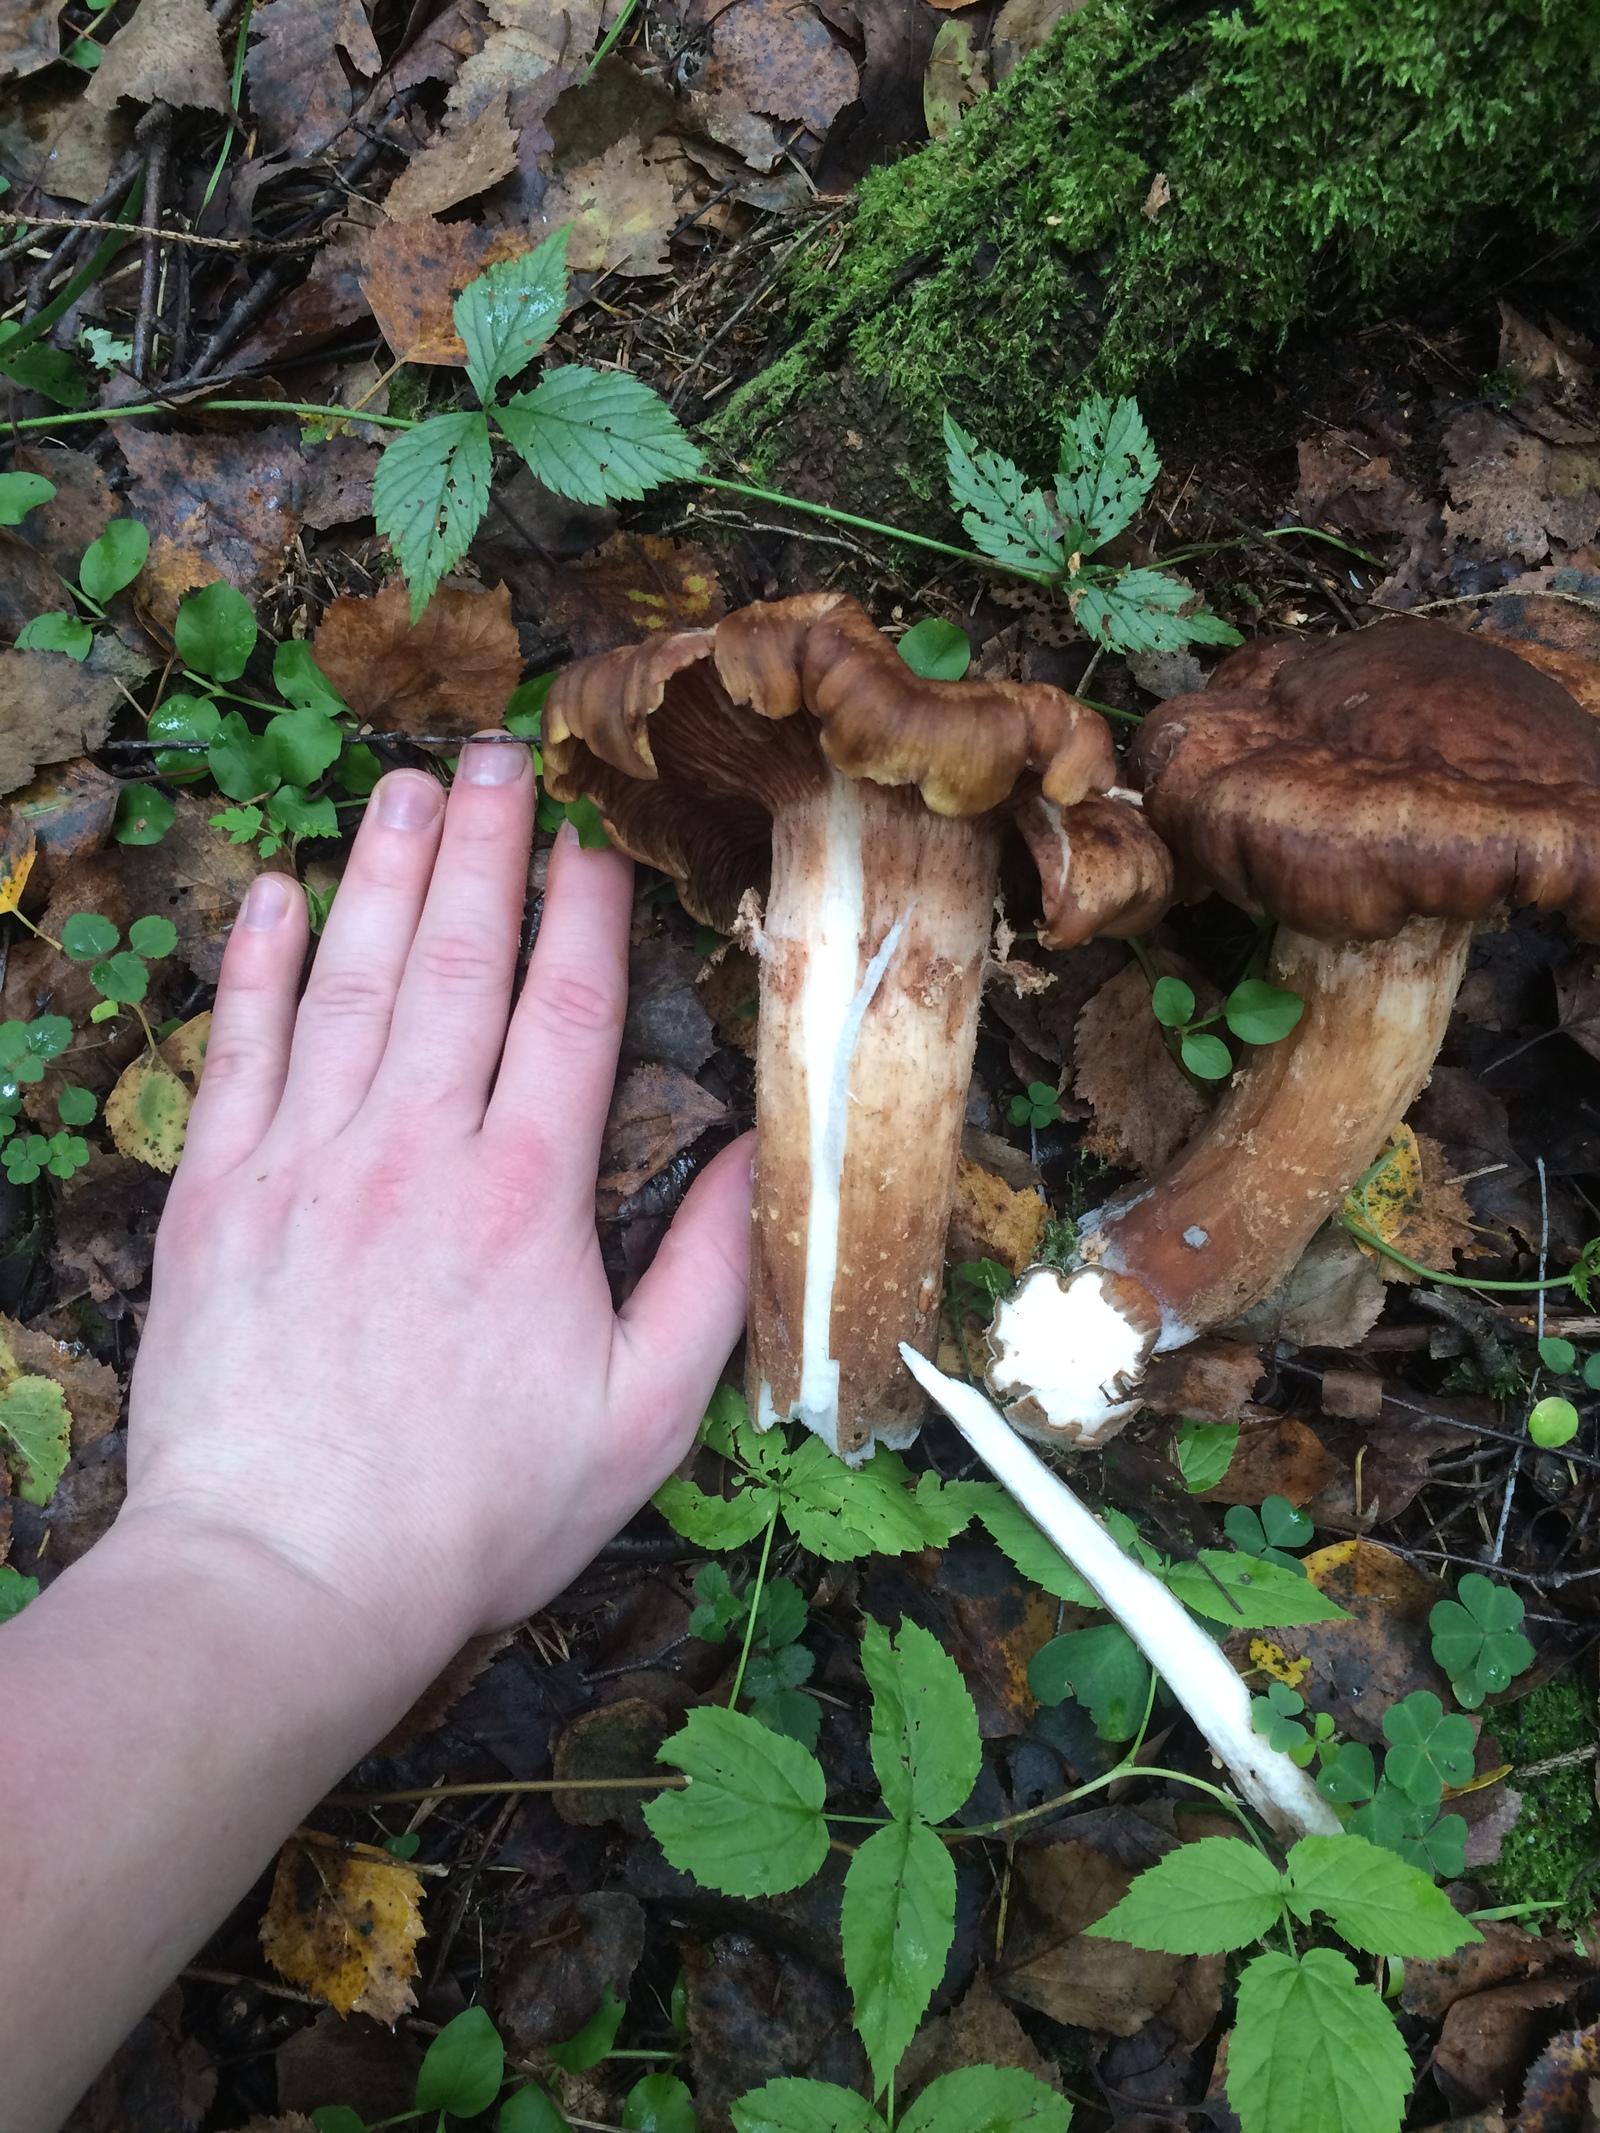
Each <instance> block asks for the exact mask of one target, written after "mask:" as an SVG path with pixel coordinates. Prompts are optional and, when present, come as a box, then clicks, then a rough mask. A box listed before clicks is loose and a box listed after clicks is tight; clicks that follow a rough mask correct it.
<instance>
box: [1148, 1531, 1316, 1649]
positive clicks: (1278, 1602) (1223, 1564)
mask: <svg viewBox="0 0 1600 2133" xmlns="http://www.w3.org/2000/svg"><path fill="white" fill-rule="evenodd" d="M1163 1575H1164V1581H1165V1583H1166V1585H1167V1587H1168V1589H1169V1590H1170V1591H1171V1592H1173V1593H1174V1594H1176V1596H1177V1597H1178V1598H1179V1599H1180V1600H1181V1601H1182V1602H1183V1604H1184V1606H1185V1607H1188V1608H1192V1609H1193V1610H1194V1612H1195V1613H1196V1614H1197V1615H1204V1616H1206V1618H1207V1619H1208V1620H1209V1621H1212V1622H1226V1623H1227V1625H1228V1627H1229V1628H1230V1629H1287V1628H1288V1627H1289V1626H1290V1625H1291V1624H1292V1623H1296V1622H1342V1621H1344V1620H1346V1619H1347V1618H1346V1615H1345V1610H1344V1609H1343V1608H1342V1607H1340V1606H1339V1605H1338V1603H1337V1602H1336V1601H1334V1600H1330V1599H1329V1598H1328V1596H1327V1594H1326V1593H1323V1592H1319V1591H1318V1590H1317V1588H1316V1586H1315V1585H1313V1584H1312V1582H1311V1580H1310V1579H1309V1578H1307V1577H1302V1576H1301V1574H1300V1573H1299V1571H1297V1570H1285V1569H1282V1568H1281V1567H1280V1566H1279V1565H1278V1564H1277V1563H1268V1562H1263V1561H1262V1560H1261V1558H1260V1557H1258V1556H1253V1555H1234V1554H1231V1553H1230V1552H1228V1551H1227V1550H1225V1549H1220V1548H1202V1549H1201V1551H1200V1555H1199V1559H1198V1561H1196V1562H1192V1563H1173V1564H1171V1565H1170V1566H1169V1567H1168V1569H1167V1570H1166V1571H1165V1572H1164V1573H1163ZM1219 1585H1220V1587H1221V1588H1222V1589H1221V1590H1220V1591H1219V1590H1218V1586H1219Z"/></svg>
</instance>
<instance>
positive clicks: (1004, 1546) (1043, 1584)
mask: <svg viewBox="0 0 1600 2133" xmlns="http://www.w3.org/2000/svg"><path fill="white" fill-rule="evenodd" d="M944 1499H945V1502H946V1503H947V1504H948V1505H949V1506H950V1508H951V1510H952V1511H954V1510H955V1509H957V1508H958V1507H959V1505H960V1504H962V1503H967V1504H970V1505H971V1507H972V1512H973V1514H974V1515H975V1516H976V1517H977V1518H978V1520H979V1521H980V1522H981V1524H982V1525H983V1527H984V1529H985V1531H986V1532H987V1533H988V1535H989V1538H990V1539H991V1540H992V1541H993V1542H994V1544H995V1546H996V1547H997V1548H998V1549H999V1550H1000V1552H1001V1554H1002V1555H1006V1556H1009V1557H1010V1559H1011V1561H1012V1562H1013V1563H1014V1564H1015V1565H1016V1567H1017V1569H1018V1570H1019V1571H1020V1572H1021V1573H1022V1575H1023V1576H1024V1577H1025V1578H1026V1579H1027V1581H1028V1583H1029V1584H1030V1585H1037V1586H1038V1587H1039V1590H1040V1591H1041V1592H1047V1593H1049V1595H1050V1597H1051V1598H1052V1599H1053V1600H1070V1601H1071V1603H1072V1605H1073V1606H1074V1607H1098V1606H1099V1605H1100V1602H1099V1599H1098V1597H1097V1596H1096V1594H1095V1590H1094V1587H1093V1586H1092V1585H1090V1584H1089V1583H1088V1581H1087V1580H1086V1579H1085V1578H1084V1577H1083V1576H1082V1574H1081V1573H1080V1572H1079V1571H1077V1570H1075V1569H1074V1568H1073V1567H1072V1565H1071V1564H1070V1563H1069V1562H1068V1561H1067V1559H1066V1557H1065V1556H1064V1555H1063V1554H1062V1553H1061V1550H1060V1549H1059V1548H1058V1547H1057V1546H1056V1544H1055V1542H1054V1541H1052V1540H1051V1539H1049V1538H1048V1536H1047V1535H1045V1534H1044V1533H1042V1532H1041V1531H1040V1530H1039V1528H1038V1527H1037V1526H1036V1525H1035V1524H1034V1522H1033V1520H1032V1519H1031V1518H1030V1517H1029V1516H1028V1514H1027V1512H1026V1511H1024V1510H1023V1509H1022V1507H1021V1505H1020V1504H1019V1503H1018V1502H1017V1500H1016V1498H1015V1497H1014V1496H1012V1495H1011V1494H1010V1492H1009V1491H1008V1490H1006V1489H1003V1488H1001V1486H1000V1484H999V1483H998V1482H997V1481H948V1482H946V1483H945V1486H944ZM956 1530H958V1531H959V1528H957V1529H956Z"/></svg>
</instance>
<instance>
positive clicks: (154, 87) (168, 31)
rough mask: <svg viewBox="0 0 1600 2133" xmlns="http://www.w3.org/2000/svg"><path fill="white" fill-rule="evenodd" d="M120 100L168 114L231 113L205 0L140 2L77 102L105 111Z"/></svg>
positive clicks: (231, 101)
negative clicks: (166, 107)
mask: <svg viewBox="0 0 1600 2133" xmlns="http://www.w3.org/2000/svg"><path fill="white" fill-rule="evenodd" d="M122 97H129V98H131V99H132V100H133V101H134V102H135V103H140V104H156V103H161V104H171V105H172V106H173V108H174V110H190V111H219V112H222V113H223V114H224V115H226V114H227V113H228V112H230V111H231V110H232V109H233V99H232V97H231V96H230V95H229V94H228V76H227V72H226V70H225V69H224V67H223V64H222V46H221V44H220V42H219V41H218V38H217V26H216V24H215V23H214V22H213V21H212V19H211V16H210V13H209V11H208V9H207V7H206V4H205V0H140V4H139V7H138V10H137V12H136V13H135V14H133V15H132V16H130V17H129V19H128V21H127V22H126V23H125V24H124V25H123V27H122V28H121V29H120V30H118V32H117V34H116V35H115V37H113V38H112V40H111V42H110V43H109V44H108V45H107V46H106V48H105V57H104V58H103V59H102V60H101V62H100V64H99V66H98V67H96V69H95V70H94V72H93V73H92V74H91V75H90V76H89V86H88V88H87V89H85V90H84V92H83V101H84V103H85V104H86V105H87V106H88V107H89V108H90V109H91V110H94V109H99V110H102V111H109V110H110V109H111V108H112V106H113V105H114V104H116V103H117V102H118V100H119V99H120V98H122Z"/></svg>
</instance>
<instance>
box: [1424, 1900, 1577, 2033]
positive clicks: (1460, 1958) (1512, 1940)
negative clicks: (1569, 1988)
mask: <svg viewBox="0 0 1600 2133" xmlns="http://www.w3.org/2000/svg"><path fill="white" fill-rule="evenodd" d="M1478 1931H1479V1934H1480V1935H1481V1938H1480V1939H1478V1940H1476V1941H1474V1942H1473V1943H1472V1944H1471V1946H1470V1947H1466V1948H1458V1949H1457V1950H1456V1952H1455V1954H1454V1955H1442V1956H1440V1957H1439V1958H1438V1959H1437V1960H1436V1961H1434V1962H1420V1961H1416V1960H1413V1961H1411V1962H1408V1963H1407V1964H1406V1970H1405V1984H1404V1986H1403V1987H1402V1989H1401V1993H1400V2004H1401V2006H1402V2007H1403V2008H1404V2009H1405V2011H1406V2013H1407V2014H1412V2015H1421V2016H1422V2017H1423V2018H1424V2020H1426V2021H1429V2022H1437V2021H1438V2020H1439V2019H1440V2018H1441V2016H1443V2015H1445V2014H1447V2013H1448V2012H1449V2010H1450V2009H1451V2008H1452V2007H1453V2006H1454V2005H1455V2003H1456V2001H1457V2000H1463V1999H1466V1998H1467V1997H1468V1996H1469V1995H1470V1994H1472V1993H1474V1992H1486V1991H1488V1990H1489V1988H1490V1987H1491V1986H1494V1985H1504V1984H1506V1983H1508V1982H1509V1981H1510V1980H1511V1979H1512V1978H1524V1977H1540V1976H1542V1975H1543V1974H1544V1972H1545V1971H1547V1970H1552V1969H1554V1968H1555V1966H1556V1964H1557V1963H1560V1962H1562V1961H1564V1960H1567V1959H1569V1958H1570V1957H1571V1954H1572V1949H1571V1945H1570V1943H1568V1942H1566V1941H1563V1940H1557V1939H1549V1940H1547V1939H1545V1938H1544V1937H1543V1936H1542V1935H1541V1934H1538V1933H1529V1932H1526V1931H1525V1930H1524V1929H1523V1928H1522V1927H1521V1926H1518V1925H1514V1924H1512V1922H1511V1921H1510V1920H1509V1919H1503V1918H1486V1919H1484V1920H1483V1921H1482V1922H1481V1923H1480V1925H1479V1927H1478Z"/></svg>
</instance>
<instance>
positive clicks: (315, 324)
mask: <svg viewBox="0 0 1600 2133" xmlns="http://www.w3.org/2000/svg"><path fill="white" fill-rule="evenodd" d="M368 228H369V225H368V224H367V223H364V222H357V221H356V220H355V219H354V214H353V213H352V217H351V219H350V220H349V221H347V222H346V223H345V224H344V226H343V227H342V228H341V229H340V230H339V231H338V232H337V233H336V235H335V236H334V237H333V239H332V241H331V242H330V243H328V244H325V245H324V246H323V247H322V250H321V251H320V252H318V254H317V256H316V258H315V259H314V260H313V261H312V263H311V272H310V273H309V274H308V275H307V276H306V278H305V280H304V281H303V282H300V283H299V284H298V285H297V286H296V287H295V288H293V289H290V290H289V291H287V293H286V294H285V295H283V296H282V297H280V298H279V299H278V301H277V303H275V304H274V305H273V307H272V309H271V310H270V311H269V312H268V314H267V316H266V317H265V318H264V319H263V320H262V321H261V323H260V325H259V326H257V328H256V329H255V331H254V332H253V333H249V334H247V335H246V336H245V338H244V339H243V340H242V341H241V342H240V343H239V346H238V349H237V351H236V352H235V357H234V360H235V361H236V362H238V363H240V364H246V363H250V364H254V363H267V362H271V361H273V360H274V359H275V358H277V357H279V356H290V355H304V354H305V353H307V351H308V350H310V349H313V348H320V347H321V346H322V344H323V342H324V341H327V340H329V339H331V338H332V337H333V336H334V335H335V334H339V333H342V332H343V331H344V330H345V329H346V327H349V326H353V325H354V324H355V323H356V321H357V320H358V319H364V318H366V317H367V316H368V313H369V311H370V309H371V306H370V305H369V304H368V302H367V299H366V296H365V294H364V293H363V290H362V287H361V275H362V271H363V267H364V264H365V261H366V256H367V235H368ZM376 375H377V373H376V372H374V373H373V376H374V377H375V376H376ZM355 377H356V372H355V371H353V370H352V371H348V372H346V373H345V374H344V376H343V377H342V378H341V380H340V383H339V386H338V388H337V389H336V390H335V391H334V392H333V393H332V394H331V395H330V396H329V397H331V398H332V399H334V400H336V401H337V402H338V403H339V405H341V406H348V405H349V404H350V402H351V401H353V400H359V399H360V397H361V395H362V393H363V392H364V391H365V390H366V383H370V382H371V380H370V379H368V380H367V381H366V383H364V384H361V385H355V384H354V380H355ZM352 387H354V389H353V390H352ZM367 405H368V406H369V407H370V408H371V409H372V411H373V413H374V414H382V413H383V412H384V411H385V407H386V405H387V394H384V395H382V396H381V397H380V395H378V394H376V393H375V394H374V395H373V396H372V398H371V399H370V400H369V401H368V402H367ZM369 434H370V433H369ZM324 449H326V447H324ZM316 457H320V454H318V455H316ZM316 457H313V460H312V462H311V464H312V469H313V481H314V479H315V465H316ZM368 509H369V510H370V509H371V506H370V504H369V505H368ZM363 515H364V514H363ZM305 520H306V523H307V525H310V526H321V525H333V524H335V523H336V521H334V520H332V519H320V518H318V517H317V516H316V513H315V511H314V510H313V508H312V505H311V503H310V501H309V500H308V501H307V503H306V507H305Z"/></svg>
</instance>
